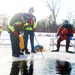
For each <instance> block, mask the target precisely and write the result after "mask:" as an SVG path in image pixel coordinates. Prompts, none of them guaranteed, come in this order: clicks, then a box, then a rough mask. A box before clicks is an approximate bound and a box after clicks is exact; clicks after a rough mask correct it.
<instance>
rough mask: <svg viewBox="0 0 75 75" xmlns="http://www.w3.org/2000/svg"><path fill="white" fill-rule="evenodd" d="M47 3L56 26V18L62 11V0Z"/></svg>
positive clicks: (52, 0) (48, 0)
mask: <svg viewBox="0 0 75 75" xmlns="http://www.w3.org/2000/svg"><path fill="white" fill-rule="evenodd" d="M46 3H47V7H48V8H49V10H50V11H51V13H52V16H53V22H54V23H55V24H56V18H57V15H58V13H59V10H60V0H46Z"/></svg>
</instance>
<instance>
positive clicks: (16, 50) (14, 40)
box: [9, 31, 20, 55]
mask: <svg viewBox="0 0 75 75" xmlns="http://www.w3.org/2000/svg"><path fill="white" fill-rule="evenodd" d="M9 33H10V41H11V48H12V55H19V54H20V47H19V37H16V36H14V33H13V32H11V31H10V32H9Z"/></svg>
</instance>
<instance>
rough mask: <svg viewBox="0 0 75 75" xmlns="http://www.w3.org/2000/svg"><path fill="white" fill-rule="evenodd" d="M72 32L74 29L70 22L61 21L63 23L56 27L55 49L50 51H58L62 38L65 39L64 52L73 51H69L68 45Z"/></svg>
mask: <svg viewBox="0 0 75 75" xmlns="http://www.w3.org/2000/svg"><path fill="white" fill-rule="evenodd" d="M73 33H74V29H73V27H72V25H71V24H69V23H68V21H67V20H65V21H64V22H63V25H62V26H61V27H60V28H59V29H58V31H57V35H56V36H57V37H58V36H59V38H58V40H57V50H53V51H52V52H58V51H59V48H60V42H61V41H63V40H66V52H69V53H73V52H71V51H69V50H68V49H69V45H70V40H72V37H73Z"/></svg>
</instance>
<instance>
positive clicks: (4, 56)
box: [0, 32, 75, 75]
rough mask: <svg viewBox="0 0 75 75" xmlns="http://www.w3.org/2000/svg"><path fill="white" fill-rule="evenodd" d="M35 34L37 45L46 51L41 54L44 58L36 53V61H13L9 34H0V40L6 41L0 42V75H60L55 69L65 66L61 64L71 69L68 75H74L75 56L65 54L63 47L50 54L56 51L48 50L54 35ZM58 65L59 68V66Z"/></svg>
mask: <svg viewBox="0 0 75 75" xmlns="http://www.w3.org/2000/svg"><path fill="white" fill-rule="evenodd" d="M35 34H36V37H37V40H38V42H39V44H40V45H43V46H44V49H45V50H46V51H45V52H43V56H44V58H43V57H42V55H41V53H37V54H39V55H38V59H34V60H32V59H29V60H27V61H26V60H21V61H14V59H13V57H12V56H11V45H10V40H9V39H10V38H9V34H8V33H7V32H4V33H2V36H1V38H0V39H8V40H3V41H2V40H0V42H1V44H2V45H0V75H61V74H58V73H60V71H59V70H57V69H58V67H59V68H61V67H62V66H65V65H63V64H66V65H67V64H68V66H67V68H68V67H69V68H70V69H71V68H72V69H71V72H70V75H75V54H69V53H66V52H65V47H61V48H60V52H57V53H55V52H54V53H52V52H51V50H52V49H56V47H51V48H50V49H51V50H49V47H50V46H49V43H50V37H51V36H52V37H53V36H55V34H43V35H42V36H41V34H42V33H35ZM38 34H39V35H38ZM45 35H47V36H45ZM55 41H56V40H55ZM29 42H30V41H29ZM63 43H65V41H63ZM72 43H73V42H72ZM36 44H37V42H36V40H35V45H36ZM28 48H29V49H30V43H29V44H28ZM69 50H72V51H74V48H72V47H70V48H69ZM37 54H36V55H37ZM30 57H31V56H30ZM34 57H35V55H34ZM39 57H40V58H39ZM58 64H59V65H61V66H59V65H58ZM20 65H21V67H20ZM57 66H58V67H57ZM21 68H22V69H21ZM14 69H15V70H14ZM21 72H22V74H21ZM62 72H63V71H62ZM68 72H69V71H68ZM15 73H16V74H15ZM64 75H65V74H64ZM66 75H69V74H66Z"/></svg>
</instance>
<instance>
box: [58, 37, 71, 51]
mask: <svg viewBox="0 0 75 75" xmlns="http://www.w3.org/2000/svg"><path fill="white" fill-rule="evenodd" d="M65 40H66V50H68V48H69V45H70V39H69V38H67V39H65ZM61 41H63V40H62V39H61V38H60V37H59V38H58V40H57V49H59V48H60V43H61Z"/></svg>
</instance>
